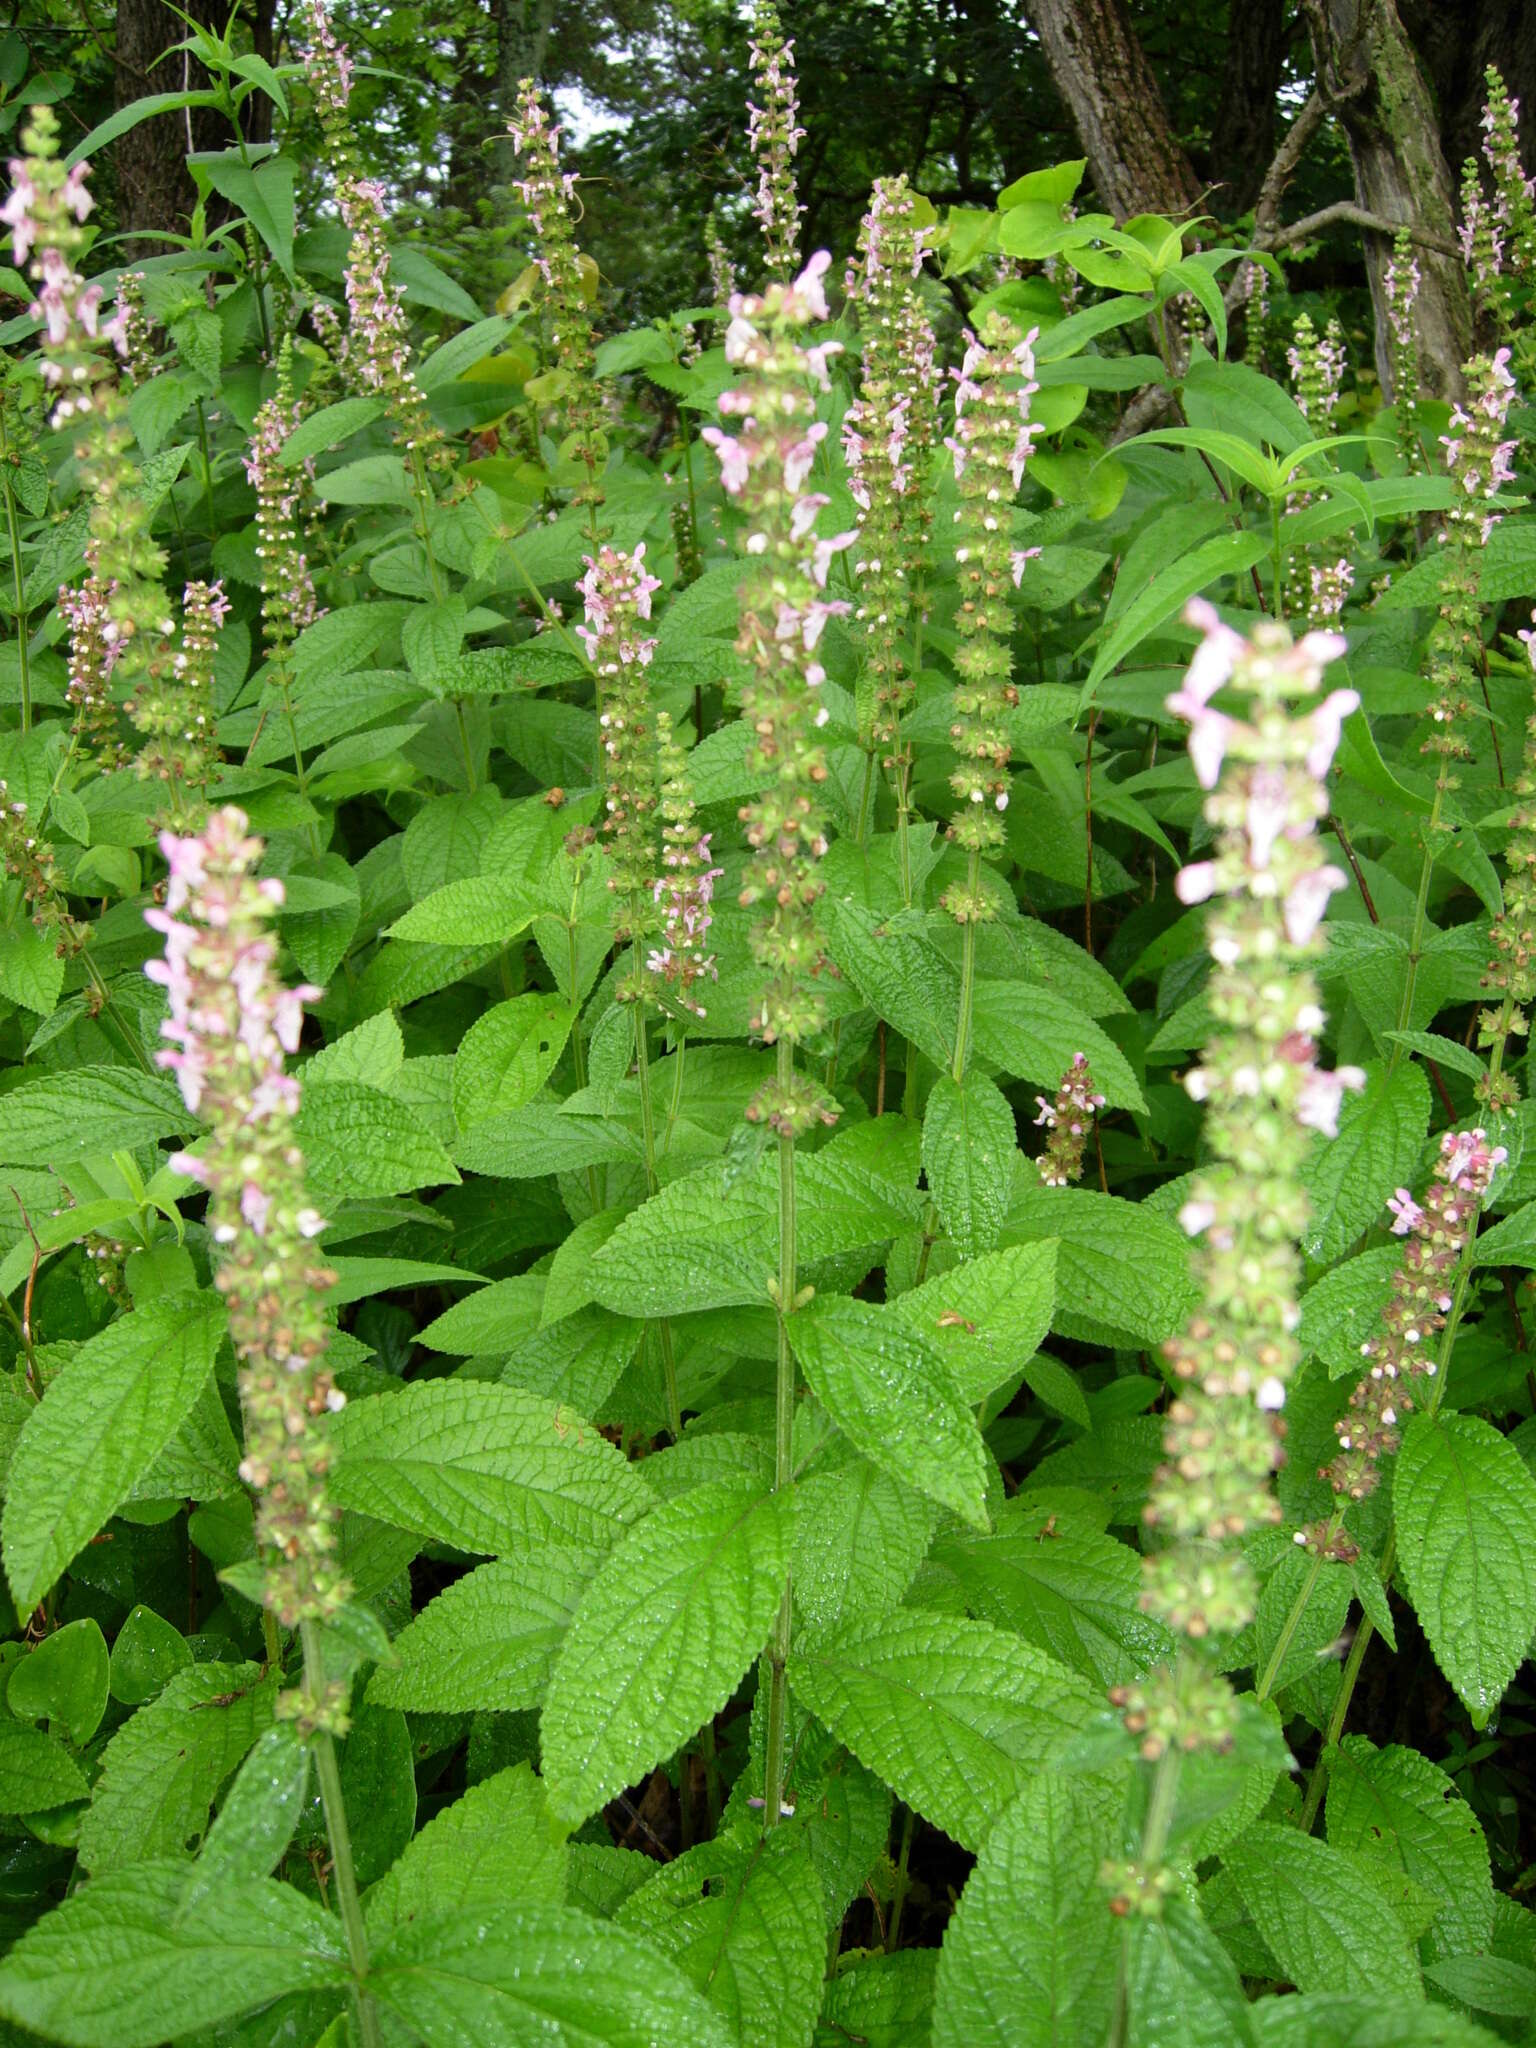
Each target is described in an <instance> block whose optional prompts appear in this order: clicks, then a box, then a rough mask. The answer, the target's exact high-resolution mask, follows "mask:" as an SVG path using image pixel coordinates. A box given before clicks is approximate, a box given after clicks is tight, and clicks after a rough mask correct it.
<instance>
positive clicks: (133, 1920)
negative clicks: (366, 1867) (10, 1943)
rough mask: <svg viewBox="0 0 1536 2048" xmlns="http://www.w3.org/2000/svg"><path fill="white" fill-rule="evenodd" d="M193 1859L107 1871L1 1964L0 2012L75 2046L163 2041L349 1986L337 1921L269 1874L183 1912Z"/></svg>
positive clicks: (104, 2047)
mask: <svg viewBox="0 0 1536 2048" xmlns="http://www.w3.org/2000/svg"><path fill="white" fill-rule="evenodd" d="M186 1882H187V1866H186V1864H185V1863H164V1862H156V1863H140V1864H137V1865H135V1867H134V1868H133V1869H132V1870H126V1871H121V1872H117V1873H114V1874H113V1875H111V1876H107V1877H98V1878H96V1879H94V1880H93V1881H92V1882H91V1883H90V1884H87V1885H85V1886H83V1887H82V1888H81V1889H80V1890H79V1891H76V1892H75V1893H74V1894H73V1895H72V1896H71V1897H69V1898H67V1899H66V1900H65V1901H64V1903H63V1904H62V1905H61V1906H56V1907H55V1908H54V1910H53V1911H52V1912H51V1913H47V1914H45V1915H44V1916H43V1918H42V1919H41V1920H39V1921H38V1922H37V1923H36V1925H35V1926H34V1927H32V1928H30V1929H29V1930H28V1932H27V1933H26V1934H25V1935H24V1936H23V1938H22V1939H21V1941H20V1942H18V1943H17V1945H16V1947H15V1948H13V1949H12V1950H11V1952H10V1954H9V1955H8V1956H7V1957H6V1959H5V1961H4V1963H0V2013H4V2014H5V2016H6V2017H7V2018H8V2019H11V2020H14V2021H16V2022H17V2024H18V2025H20V2026H25V2027H30V2028H32V2029H33V2030H35V2031H36V2032H37V2033H40V2034H42V2035H44V2036H46V2037H47V2038H48V2039H49V2040H53V2041H62V2042H65V2043H67V2044H68V2048H160V2044H161V2043H162V2042H164V2041H165V2040H166V2039H168V2038H169V2037H170V2036H172V2035H174V2036H176V2037H178V2038H180V2037H181V2036H183V2035H186V2034H190V2033H192V2032H194V2031H195V2030H197V2029H200V2028H203V2027H213V2026H217V2025H218V2024H219V2023H220V2022H221V2021H224V2020H230V2019H234V2018H236V2017H237V2016H238V2015H239V2014H241V2013H243V2012H248V2011H250V2010H252V2009H253V2008H254V2007H256V2006H261V2005H267V2004H269V2003H270V2002H271V2001H272V2000H273V1999H275V1998H279V1997H281V1996H282V1994H283V1993H285V1992H289V1991H300V1990H305V1989H314V1990H318V1989H322V1988H327V1987H330V1988H334V1989H336V1990H338V1991H339V1990H340V1989H341V1988H342V1987H343V1986H344V1985H345V1984H346V1982H347V1981H348V1976H349V1972H348V1969H347V1964H346V1960H345V1954H344V1951H343V1948H342V1942H341V1929H340V1925H339V1923H338V1922H337V1921H336V1920H335V1919H334V1918H333V1917H332V1915H331V1914H329V1913H327V1912H325V1911H324V1910H323V1909H322V1908H321V1907H320V1906H318V1905H317V1904H316V1903H315V1902H314V1901H313V1900H311V1899H305V1898H302V1897H301V1896H300V1895H299V1893H298V1892H296V1891H294V1890H293V1889H292V1887H291V1886H289V1885H280V1884H272V1883H270V1882H266V1881H262V1882H260V1883H256V1884H249V1885H242V1886H240V1887H239V1888H238V1889H236V1890H233V1891H229V1892H223V1893H220V1894H218V1895H216V1896H214V1897H211V1898H208V1899H205V1900H204V1901H203V1903H202V1905H201V1906H200V1907H198V1909H197V1910H196V1911H195V1912H193V1913H189V1914H187V1915H186V1917H185V1918H183V1919H178V1917H177V1908H178V1906H179V1905H180V1903H181V1899H182V1893H183V1887H184V1886H185V1884H186Z"/></svg>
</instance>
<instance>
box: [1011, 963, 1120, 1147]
mask: <svg viewBox="0 0 1536 2048" xmlns="http://www.w3.org/2000/svg"><path fill="white" fill-rule="evenodd" d="M971 1037H972V1043H973V1044H974V1046H975V1048H976V1052H977V1055H978V1056H979V1057H980V1058H982V1059H984V1060H990V1061H991V1062H992V1064H993V1065H994V1066H997V1067H1000V1068H1001V1069H1002V1070H1003V1072H1004V1073H1005V1074H1017V1075H1018V1076H1019V1077H1020V1079H1021V1080H1025V1081H1033V1082H1034V1083H1035V1085H1036V1086H1037V1087H1040V1088H1049V1089H1050V1090H1051V1092H1052V1093H1053V1094H1054V1093H1055V1091H1056V1088H1057V1085H1058V1083H1059V1082H1060V1080H1061V1077H1062V1075H1063V1074H1065V1073H1066V1071H1067V1069H1068V1068H1069V1067H1070V1066H1071V1064H1072V1061H1073V1058H1074V1057H1075V1056H1076V1054H1078V1053H1083V1054H1085V1055H1086V1056H1087V1059H1088V1063H1089V1065H1090V1067H1091V1068H1092V1070H1093V1081H1094V1087H1095V1088H1096V1089H1097V1090H1098V1092H1099V1093H1100V1094H1101V1095H1103V1097H1104V1098H1105V1100H1106V1101H1107V1102H1108V1103H1109V1105H1110V1107H1111V1108H1115V1109H1133V1110H1135V1111H1137V1112H1138V1114H1142V1115H1144V1114H1145V1113H1146V1107H1147V1104H1146V1099H1145V1097H1144V1096H1143V1095H1142V1092H1141V1089H1140V1087H1139V1086H1138V1084H1137V1080H1136V1076H1135V1075H1134V1074H1133V1073H1132V1072H1131V1067H1130V1062H1129V1061H1128V1060H1127V1059H1126V1057H1125V1054H1124V1053H1123V1052H1122V1051H1121V1050H1120V1048H1119V1046H1118V1045H1116V1044H1115V1042H1114V1040H1113V1039H1112V1038H1111V1037H1110V1036H1109V1034H1108V1032H1106V1031H1104V1030H1102V1029H1101V1028H1100V1026H1099V1025H1097V1024H1095V1023H1094V1021H1093V1019H1092V1018H1091V1017H1087V1016H1085V1015H1084V1014H1083V1012H1082V1010H1081V1009H1080V1008H1079V1007H1078V1006H1077V1005H1076V1004H1074V1003H1072V1002H1069V1001H1068V1000H1067V999H1066V997H1064V996H1058V995H1053V994H1052V993H1051V991H1050V990H1049V989H1043V988H1031V987H1030V986H1029V985H1028V984H1027V983H1024V982H1017V981H985V980H983V981H978V982H977V984H976V991H975V995H974V997H973V1000H972V1009H971Z"/></svg>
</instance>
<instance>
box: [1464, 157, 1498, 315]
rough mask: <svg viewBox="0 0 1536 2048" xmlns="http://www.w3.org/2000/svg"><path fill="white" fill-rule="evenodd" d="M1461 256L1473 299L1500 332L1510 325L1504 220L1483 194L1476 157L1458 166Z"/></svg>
mask: <svg viewBox="0 0 1536 2048" xmlns="http://www.w3.org/2000/svg"><path fill="white" fill-rule="evenodd" d="M1456 238H1457V240H1458V241H1459V242H1460V243H1461V254H1462V259H1463V261H1464V262H1465V263H1466V266H1467V269H1468V270H1469V271H1470V273H1471V281H1472V299H1473V303H1474V304H1475V305H1476V306H1477V308H1478V310H1479V311H1480V312H1482V313H1485V314H1487V316H1488V317H1489V319H1490V320H1491V321H1492V322H1493V324H1494V326H1495V327H1497V328H1498V330H1499V332H1500V333H1501V334H1502V333H1507V332H1508V329H1509V292H1508V289H1507V287H1506V285H1505V283H1504V224H1503V221H1502V220H1501V219H1500V217H1499V209H1498V206H1497V203H1495V204H1493V205H1490V204H1489V202H1488V201H1487V199H1485V198H1484V196H1483V180H1482V173H1481V172H1480V171H1479V169H1478V164H1477V158H1476V157H1475V156H1469V157H1468V158H1467V160H1466V162H1465V163H1464V164H1463V165H1462V167H1461V225H1460V226H1459V227H1458V228H1457V230H1456Z"/></svg>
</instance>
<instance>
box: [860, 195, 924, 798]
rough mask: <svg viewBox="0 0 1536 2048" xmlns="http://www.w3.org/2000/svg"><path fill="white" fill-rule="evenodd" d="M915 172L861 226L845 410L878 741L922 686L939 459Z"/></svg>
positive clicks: (900, 772) (890, 733)
mask: <svg viewBox="0 0 1536 2048" xmlns="http://www.w3.org/2000/svg"><path fill="white" fill-rule="evenodd" d="M915 213H916V202H915V200H914V197H913V194H912V192H911V190H910V188H909V187H908V184H907V181H906V179H905V178H881V179H878V180H877V181H876V184H875V188H874V191H873V194H872V195H871V198H870V206H869V212H868V213H867V214H866V215H865V216H864V220H863V224H862V226H861V227H860V230H859V261H858V263H857V265H850V267H849V273H848V296H849V298H850V300H852V301H853V302H855V303H856V304H857V305H858V306H859V309H860V327H861V330H862V334H863V340H864V362H863V375H862V378H861V380H860V384H859V395H858V397H857V399H855V401H854V403H853V404H852V405H850V406H849V408H848V410H847V412H846V413H845V414H844V415H843V454H844V458H845V460H846V462H847V466H848V488H849V491H850V493H851V494H852V497H853V500H854V503H855V504H856V505H857V506H858V507H859V553H858V559H857V562H856V564H855V568H856V573H857V575H858V578H859V584H860V588H861V594H862V602H861V603H860V605H859V608H858V617H859V619H860V620H861V621H862V622H863V625H864V631H865V635H866V641H867V647H868V658H867V662H866V665H865V670H864V676H863V678H862V679H861V680H862V685H863V688H864V689H865V690H867V692H868V694H869V707H868V716H867V717H865V716H864V715H863V713H862V707H861V717H860V725H861V727H866V728H867V730H868V731H869V734H870V737H871V740H872V742H873V744H874V745H876V746H880V747H884V748H887V749H892V750H894V749H896V747H897V741H898V728H899V724H900V719H901V714H902V712H903V710H904V709H905V708H906V705H907V703H908V701H909V699H910V696H911V686H910V684H909V682H908V679H907V673H906V664H905V658H904V653H905V627H906V623H907V617H908V614H909V613H910V611H911V608H912V604H913V598H912V586H913V584H914V582H915V580H916V578H917V575H918V573H919V571H920V568H921V564H922V555H923V548H924V543H925V541H926V539H927V522H926V506H927V497H928V492H927V482H928V477H927V471H928V458H929V456H930V454H931V452H932V449H933V446H934V442H935V438H936V435H937V425H938V407H937V396H936V384H935V378H934V335H933V327H932V325H931V323H930V322H929V319H928V316H927V314H926V313H925V312H924V310H923V305H922V301H921V299H920V298H919V297H918V294H917V291H916V289H915V287H914V280H915V279H916V278H917V277H918V275H919V274H920V272H921V270H922V263H923V256H924V253H925V252H924V249H923V243H924V240H925V238H926V235H927V232H928V231H927V230H926V229H925V228H921V227H918V226H916V225H915V223H914V215H915ZM892 765H893V770H894V772H895V774H896V779H897V785H898V789H897V795H898V804H899V805H900V807H901V809H902V811H903V813H904V812H905V808H906V806H905V801H904V799H905V787H906V778H907V774H908V773H909V771H910V762H909V761H907V760H906V759H905V758H901V759H897V758H895V757H894V756H893V763H892Z"/></svg>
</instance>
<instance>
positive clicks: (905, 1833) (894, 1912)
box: [885, 1806, 917, 1955]
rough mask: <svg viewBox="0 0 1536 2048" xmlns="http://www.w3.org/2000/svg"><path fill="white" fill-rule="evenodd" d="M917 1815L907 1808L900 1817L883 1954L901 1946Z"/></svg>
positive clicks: (888, 1953) (890, 1952)
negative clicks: (898, 1838) (899, 1832)
mask: <svg viewBox="0 0 1536 2048" xmlns="http://www.w3.org/2000/svg"><path fill="white" fill-rule="evenodd" d="M916 1822H917V1815H916V1814H915V1813H914V1812H913V1811H912V1809H911V1807H910V1806H909V1807H908V1808H907V1809H906V1812H905V1813H904V1814H903V1815H902V1821H901V1846H900V1848H899V1849H898V1850H897V1852H896V1886H895V1890H894V1891H893V1892H892V1893H891V1917H890V1919H889V1921H888V1922H887V1923H886V1929H885V1952H886V1954H887V1955H891V1954H893V1953H894V1952H895V1950H897V1949H898V1948H900V1946H901V1914H902V1908H903V1907H904V1906H905V1905H906V1903H907V1859H908V1858H909V1857H910V1855H911V1854H912V1833H913V1829H914V1827H915V1825H916Z"/></svg>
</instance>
